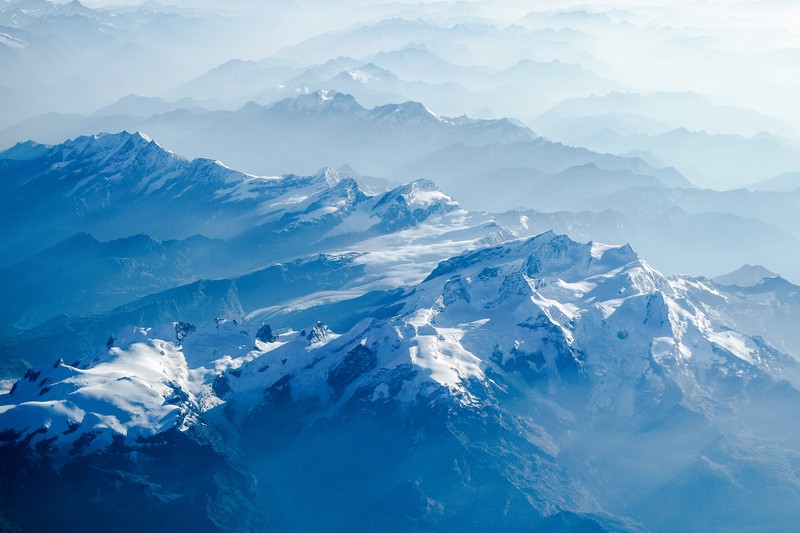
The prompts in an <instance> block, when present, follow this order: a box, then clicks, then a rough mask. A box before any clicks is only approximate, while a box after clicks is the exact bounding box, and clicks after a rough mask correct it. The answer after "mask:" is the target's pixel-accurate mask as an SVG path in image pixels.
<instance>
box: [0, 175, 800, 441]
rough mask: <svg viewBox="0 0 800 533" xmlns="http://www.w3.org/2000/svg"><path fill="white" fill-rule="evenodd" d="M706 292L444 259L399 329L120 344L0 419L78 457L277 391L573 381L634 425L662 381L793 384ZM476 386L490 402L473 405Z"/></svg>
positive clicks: (466, 391) (25, 396)
mask: <svg viewBox="0 0 800 533" xmlns="http://www.w3.org/2000/svg"><path fill="white" fill-rule="evenodd" d="M412 189H413V187H412ZM711 290H712V289H711V288H710V287H706V286H698V285H696V284H692V283H688V282H686V281H685V280H683V279H681V278H676V279H674V280H669V279H667V278H665V277H664V276H662V275H661V274H659V273H658V272H657V271H655V270H653V269H652V268H651V267H650V266H649V265H647V263H645V262H644V261H642V260H641V259H639V258H638V256H637V255H636V253H635V252H634V251H633V250H632V248H631V247H630V246H627V245H626V246H608V245H601V244H597V243H584V244H581V243H576V242H574V241H571V240H570V239H568V238H566V237H564V236H562V235H555V234H553V233H546V234H542V235H539V236H537V237H535V238H532V239H529V240H525V241H517V242H515V243H510V244H506V245H501V246H495V247H489V248H482V249H479V250H476V251H474V252H470V253H468V254H466V255H463V256H460V257H456V258H453V259H450V260H447V261H445V262H443V263H441V264H440V265H439V266H438V267H437V268H436V269H435V270H434V272H433V273H432V274H431V275H430V276H429V277H428V279H427V280H426V281H425V282H423V283H422V284H420V285H419V286H417V287H416V288H415V289H414V290H413V291H411V292H410V294H409V296H407V297H406V298H405V299H404V300H403V302H402V307H401V310H400V311H399V312H398V313H397V314H396V315H395V316H394V317H392V318H389V319H385V320H374V319H367V320H364V321H362V322H360V323H359V324H357V325H356V326H355V327H354V328H353V329H352V330H350V331H348V332H345V333H344V334H342V335H336V334H333V333H332V332H330V330H329V329H328V328H327V327H326V326H325V325H324V324H321V323H319V324H317V325H316V326H314V327H312V328H311V329H310V330H309V331H310V332H309V333H307V332H306V331H302V332H298V331H285V332H282V333H280V335H276V336H274V337H273V336H269V338H268V339H267V340H268V342H264V341H262V340H259V339H258V338H257V337H258V336H259V331H260V327H258V326H257V325H254V324H240V323H237V322H225V321H222V322H220V323H218V324H215V325H210V326H204V327H202V328H200V329H199V330H196V328H195V327H194V326H185V325H172V326H168V327H166V328H165V327H161V328H155V329H152V330H144V329H137V330H128V331H125V332H121V333H119V334H118V335H117V336H116V338H115V339H113V340H112V343H113V344H114V345H115V346H111V347H110V348H109V349H108V353H106V354H103V355H101V356H98V357H97V358H95V359H94V360H92V361H87V362H83V363H81V364H80V365H73V366H70V365H66V364H63V362H58V363H56V365H54V367H53V368H52V369H41V370H37V371H35V372H34V371H31V372H30V373H29V375H28V376H27V377H26V378H25V379H23V380H21V381H20V382H19V383H18V384H17V386H16V387H15V388H14V390H13V391H12V393H11V394H10V395H7V396H6V397H5V398H4V401H3V403H4V406H3V407H2V408H0V409H2V415H0V416H1V417H2V418H0V420H2V422H1V423H2V425H3V426H4V427H7V428H12V429H14V430H15V431H17V432H19V433H20V436H22V435H26V434H27V435H32V437H31V439H30V440H29V442H31V443H33V444H35V443H36V442H38V441H40V440H45V439H49V438H52V437H51V435H58V438H57V440H58V442H59V446H62V447H65V446H66V447H69V446H76V445H75V444H74V442H76V439H78V438H79V437H80V434H83V433H91V434H95V433H98V434H101V433H102V434H105V435H106V438H105V440H103V439H100V440H97V444H96V445H97V446H100V443H102V442H105V443H108V442H109V440H108V438H109V437H108V435H110V434H113V433H118V434H121V435H128V436H129V437H130V438H135V437H136V436H137V435H143V434H153V433H157V432H160V431H164V430H166V429H169V428H172V427H182V426H185V425H186V424H191V423H193V422H194V421H195V420H196V415H197V414H198V413H200V412H202V411H205V410H208V409H213V408H214V407H216V406H217V405H219V404H220V403H221V402H223V401H230V402H234V403H236V404H237V406H238V407H237V412H239V413H241V416H244V415H245V414H246V413H247V412H248V411H249V410H250V409H253V408H255V407H256V406H257V405H258V402H259V401H261V400H260V398H262V397H263V391H264V390H265V389H266V390H272V389H273V388H275V387H278V388H281V387H283V388H284V389H285V390H284V393H286V394H289V393H288V392H286V391H289V390H290V391H291V393H290V397H291V398H292V399H293V400H294V401H299V399H301V398H304V397H308V398H311V397H314V398H317V399H318V400H319V401H320V402H321V405H322V406H326V405H327V406H328V409H336V406H337V405H343V404H346V403H347V402H348V401H351V400H352V399H353V398H355V397H363V396H364V395H366V397H367V398H370V399H371V400H372V401H379V400H380V401H384V400H387V399H389V398H390V397H391V399H392V400H394V401H401V402H402V401H412V402H415V401H422V399H423V398H424V397H426V396H429V395H431V394H434V393H437V391H439V390H440V389H441V388H442V387H444V389H446V390H449V391H450V394H452V395H453V397H454V398H456V399H457V400H458V401H459V402H462V403H464V405H473V404H474V405H483V403H484V402H486V401H487V400H488V399H489V398H491V395H492V394H493V393H491V392H488V391H491V390H493V389H494V387H495V385H493V382H494V381H495V380H496V379H497V376H505V379H512V376H514V375H521V376H527V378H528V379H531V378H532V376H537V375H539V376H545V377H547V379H549V380H554V383H557V382H559V381H562V380H570V379H574V378H575V377H577V376H583V378H581V379H585V380H587V381H588V383H589V384H591V388H592V389H593V391H594V392H593V399H592V402H591V405H592V406H593V408H594V409H601V410H603V409H612V410H614V411H615V412H618V413H619V414H622V415H624V416H633V413H634V412H635V411H636V409H637V405H636V402H635V401H634V400H632V399H633V398H635V397H636V393H635V389H637V388H639V387H641V386H642V382H641V379H642V377H644V376H646V379H647V381H646V383H647V385H646V386H647V388H649V389H651V390H652V391H654V392H657V391H658V390H663V383H662V382H663V379H664V378H663V377H658V376H659V375H662V376H663V375H666V376H670V377H671V378H672V379H674V380H675V381H676V382H677V383H679V384H680V386H681V387H682V388H683V390H684V395H685V396H684V401H685V402H686V405H687V407H690V408H692V409H697V410H701V411H702V410H704V409H706V408H707V406H708V402H709V401H711V398H708V397H707V394H708V392H707V391H708V387H709V385H710V383H709V381H708V380H709V379H711V380H712V381H713V379H714V378H713V376H714V374H715V373H718V372H722V373H728V372H730V371H735V372H737V373H738V375H740V376H742V377H745V376H747V375H752V376H753V377H754V378H755V377H757V376H761V375H766V376H772V378H773V379H778V380H780V379H790V380H791V381H792V382H794V383H797V382H798V381H797V373H796V371H797V369H796V366H797V365H796V363H793V361H791V360H790V359H788V358H787V357H784V356H781V355H780V354H779V353H778V352H776V351H774V350H771V349H770V348H768V347H767V346H766V345H764V344H763V342H760V341H759V340H757V339H753V338H750V337H747V336H746V335H742V334H740V333H737V332H735V331H731V330H729V329H728V328H726V327H721V326H719V325H717V324H715V323H714V320H713V318H712V317H710V316H709V315H707V314H706V313H705V312H704V311H703V310H702V309H701V308H698V307H695V306H694V305H693V304H691V303H690V297H692V295H693V294H694V293H697V292H698V291H711ZM695 299H696V296H695ZM262 333H263V332H262ZM262 338H263V335H262ZM117 346H119V347H117ZM653 368H660V369H661V370H660V371H659V372H656V373H652V369H653ZM490 374H491V375H492V376H496V377H494V378H489V377H488V376H489V375H490ZM398 376H400V377H398ZM398 379H400V381H399V382H398V381H397V380H398ZM514 379H516V378H514ZM220 380H222V381H220ZM475 383H483V384H484V385H482V386H481V388H480V390H482V391H483V394H484V395H485V394H489V395H490V396H488V397H487V396H483V397H481V396H479V395H476V393H475V387H474V384H475ZM282 390H283V389H282ZM275 394H277V392H275ZM631 394H633V396H631ZM320 413H321V415H320V416H322V413H328V415H326V416H329V415H330V413H329V412H328V411H325V410H323V411H320ZM43 428H44V429H45V430H48V431H44V432H41V431H42V429H43ZM39 432H41V433H39ZM103 432H105V433H103ZM61 435H64V436H61ZM87 438H88V437H87ZM92 440H93V441H94V440H96V439H92ZM81 442H84V441H81ZM92 449H94V448H92Z"/></svg>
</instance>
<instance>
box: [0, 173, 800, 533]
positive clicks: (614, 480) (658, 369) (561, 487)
mask: <svg viewBox="0 0 800 533" xmlns="http://www.w3.org/2000/svg"><path fill="white" fill-rule="evenodd" d="M406 194H411V195H412V196H413V197H414V198H415V199H416V200H417V201H426V200H428V197H429V196H430V195H431V193H430V192H428V191H426V190H424V189H423V190H422V191H419V190H417V191H416V192H415V191H414V187H411V188H410V190H409V191H408V192H407V193H406ZM714 297H717V298H720V297H723V298H724V297H725V295H724V294H722V293H720V292H719V289H718V288H717V287H715V286H714V285H712V284H710V283H706V282H704V281H703V280H697V279H691V278H666V277H664V276H663V275H661V274H660V273H658V272H657V271H655V270H654V269H653V268H651V267H650V266H649V265H648V264H647V263H646V262H645V261H643V260H642V259H640V258H639V257H638V256H637V254H636V253H635V251H634V250H633V249H632V248H631V247H630V246H609V245H603V244H598V243H577V242H574V241H571V240H570V239H568V238H566V237H564V236H560V235H556V234H553V233H545V234H542V235H539V236H537V237H534V238H532V239H529V240H522V241H514V242H510V243H507V244H501V245H496V246H488V247H482V248H479V249H476V250H474V251H472V252H469V253H466V254H463V255H459V256H456V257H453V258H451V259H448V260H446V261H443V262H441V263H439V265H438V266H437V267H436V268H435V269H433V271H432V272H431V273H430V274H429V275H428V277H427V278H426V279H425V280H424V281H422V282H420V283H417V284H415V285H413V286H409V287H408V288H407V289H406V291H405V294H404V295H403V296H402V297H401V298H400V299H399V300H397V302H396V304H395V305H394V307H393V309H394V311H393V313H392V314H390V315H386V316H383V317H374V318H369V316H367V317H366V318H364V319H363V320H361V321H360V322H359V323H357V324H356V325H354V326H353V327H352V328H349V329H347V330H341V331H338V332H334V331H331V329H330V328H329V327H328V326H326V325H325V324H324V323H321V322H317V323H315V322H314V321H313V320H310V321H309V322H308V324H307V326H306V327H305V328H303V329H302V330H301V328H294V329H293V328H282V329H278V330H273V329H272V328H269V327H266V326H264V325H263V323H261V322H260V321H256V322H244V323H240V322H232V321H224V320H222V321H217V323H213V322H212V323H210V324H208V325H205V326H200V327H195V326H194V325H190V324H186V323H177V322H176V323H174V324H173V325H168V326H159V327H152V328H144V329H142V328H123V329H122V330H121V331H120V332H119V333H117V334H115V335H114V336H112V338H111V339H109V342H108V345H107V349H105V350H103V351H102V353H100V354H99V355H98V356H97V357H95V358H89V359H85V360H82V361H76V362H75V363H73V364H66V363H64V362H63V361H60V360H59V361H57V362H56V363H55V364H53V365H50V366H48V367H43V368H39V369H36V370H31V371H30V372H29V373H28V375H27V376H26V377H25V378H24V379H22V380H20V382H19V383H18V384H17V385H16V386H15V387H14V390H13V391H12V392H11V393H10V394H8V395H5V396H3V397H2V400H1V401H2V407H0V425H1V426H2V427H3V428H6V431H5V432H4V433H3V435H4V437H3V439H4V443H5V444H4V445H3V446H2V450H3V453H4V454H8V453H11V452H10V450H17V451H16V452H15V453H22V456H23V457H25V461H32V460H34V458H35V457H53V458H54V459H53V462H52V463H49V464H50V466H48V467H47V468H55V469H61V470H62V472H65V471H67V470H64V469H67V468H69V465H71V464H88V465H92V464H96V463H97V461H99V460H100V458H102V457H105V456H106V453H107V452H105V451H104V450H106V449H108V448H109V447H110V446H114V445H115V444H114V443H117V444H116V445H117V446H121V445H124V446H125V447H126V449H127V450H130V453H149V454H156V455H159V454H163V453H168V452H166V451H164V450H169V449H170V448H171V447H172V446H173V444H172V440H171V438H172V437H170V438H169V439H161V440H156V441H154V440H152V439H156V438H157V437H158V435H167V434H168V435H173V434H174V435H179V434H185V433H187V432H189V433H191V432H192V431H195V429H194V428H198V427H201V428H211V429H214V430H219V431H222V432H223V433H224V434H225V435H227V436H226V437H225V439H224V440H225V441H226V442H228V443H230V445H233V446H234V447H236V448H237V449H238V450H239V453H241V454H242V457H243V462H244V464H245V465H247V469H248V472H249V473H250V474H251V475H253V476H255V477H256V479H258V480H259V484H260V485H261V486H262V488H261V489H260V490H261V491H262V492H261V496H262V498H263V497H264V496H265V495H266V494H269V495H271V496H270V499H269V500H262V501H263V503H264V505H265V506H266V509H267V510H268V512H267V523H268V524H269V523H270V522H269V520H270V518H269V517H270V516H272V517H275V520H276V522H274V524H280V525H281V526H284V527H287V528H289V529H298V530H305V529H308V528H309V527H318V525H319V522H318V521H319V520H320V519H321V518H322V517H324V518H325V520H326V523H328V524H329V526H327V527H326V528H330V529H337V528H362V529H363V528H367V529H374V528H378V529H380V528H383V527H387V526H388V525H389V524H396V523H397V522H396V521H397V520H400V516H403V517H404V518H402V522H401V523H403V524H405V526H404V527H403V528H408V527H418V528H419V527H423V526H424V527H430V528H434V529H437V530H455V529H458V528H463V527H468V524H473V525H475V524H479V525H484V526H487V527H488V526H489V525H490V524H491V525H492V526H493V527H494V528H495V529H500V530H517V529H518V528H519V527H522V524H529V525H530V524H534V525H537V524H538V527H540V529H541V530H544V531H550V530H554V531H562V530H567V529H565V528H566V526H564V524H574V523H584V525H586V524H594V527H602V528H605V530H608V531H619V530H637V529H638V528H639V527H640V526H639V525H637V523H639V524H641V525H643V526H644V527H646V528H650V529H652V530H655V531H665V530H668V529H669V528H675V527H678V528H681V529H692V528H693V523H694V522H693V520H695V512H694V511H692V510H691V509H693V505H697V504H698V502H700V504H702V505H704V506H705V507H706V508H707V509H708V510H709V516H708V517H707V518H706V519H707V520H709V521H708V522H707V523H706V524H707V525H708V526H709V527H714V528H721V529H727V530H743V528H742V524H743V523H749V522H742V520H743V518H746V519H747V520H758V521H759V523H762V524H765V527H769V528H774V529H782V528H785V527H788V526H789V525H790V524H791V523H793V522H792V520H796V519H797V516H795V515H796V513H793V512H791V511H788V509H790V507H787V506H789V505H790V502H792V501H796V498H797V497H798V495H800V480H798V479H797V477H796V474H793V473H792V471H791V469H788V468H787V466H785V465H786V463H785V461H787V460H789V457H792V456H794V454H796V453H799V452H800V450H797V449H796V448H797V446H796V443H797V442H798V441H797V440H796V438H795V436H796V435H795V433H796V431H795V430H794V429H792V428H793V427H795V426H793V425H792V424H787V423H786V420H787V419H786V417H787V416H789V417H790V418H791V419H792V420H793V419H794V418H796V415H790V414H789V413H788V411H791V410H792V409H794V411H793V412H795V413H796V412H797V410H796V409H795V407H794V406H797V405H798V402H800V392H798V389H797V387H798V385H800V374H798V363H797V362H795V360H793V359H792V358H790V357H787V356H786V355H783V354H782V353H780V352H779V351H777V350H775V349H773V348H771V347H770V346H769V345H768V344H767V343H765V342H764V340H762V339H761V338H759V337H757V336H748V335H747V334H744V333H742V332H739V331H736V330H735V329H731V327H730V325H729V324H726V323H724V322H722V321H721V320H720V318H719V316H720V315H719V313H718V312H717V310H716V309H715V308H713V307H712V306H711V305H709V303H708V302H710V301H711V299H713V298H714ZM358 302H359V300H358V299H355V300H352V302H351V306H352V307H351V308H350V310H349V312H351V313H352V312H354V311H355V310H356V309H357V307H358ZM365 305H368V306H369V304H365ZM324 307H325V306H324V305H322V306H320V307H318V308H317V310H318V311H321V310H322V309H324ZM768 408H771V409H772V410H773V411H774V410H775V409H779V410H780V412H779V413H777V412H773V413H770V414H768V415H765V412H764V409H768ZM154 442H157V443H158V444H153V443H154ZM142 447H144V448H146V450H142V451H141V452H137V450H139V448H142ZM20 450H27V451H23V452H20ZM154 450H162V451H160V452H158V451H154ZM55 458H58V459H57V460H56V459H55ZM155 461H156V464H158V459H155ZM119 468H122V469H123V470H124V469H126V468H132V467H131V466H130V464H129V463H123V464H122V466H119ZM15 475H16V474H15ZM66 475H68V474H66ZM687 476H688V478H687ZM12 477H13V476H12ZM14 479H19V478H18V477H14ZM686 479H691V480H692V484H691V485H690V489H691V490H686V488H687V487H686V481H685V480H686ZM310 482H311V483H314V484H315V485H316V486H318V487H320V488H323V487H328V488H332V487H333V486H337V487H339V490H337V491H334V492H333V493H332V492H330V491H327V490H320V491H318V492H315V493H313V494H308V491H307V486H308V483H310ZM29 487H31V485H30V484H27V485H26V484H25V483H23V489H22V490H23V491H24V490H25V489H26V488H29ZM303 487H306V489H304V488H303ZM745 487H747V488H745ZM754 492H756V493H757V496H754V495H753V493H754ZM323 494H324V495H326V496H325V498H326V499H323V498H322V495H323ZM715 495H720V496H722V497H723V498H724V503H722V502H721V501H719V500H717V499H716V496H715ZM663 498H666V499H668V500H669V501H671V502H672V505H671V506H668V507H665V506H662V505H658V503H657V502H658V501H659V500H660V499H663ZM731 502H734V503H735V509H736V510H735V511H733V512H730V511H729V505H731ZM501 509H505V510H506V511H505V512H501ZM723 509H724V510H725V512H722V511H723ZM777 509H781V510H782V512H780V513H777V512H776V510H777ZM398 513H399V514H398ZM13 516H14V518H15V519H19V518H18V515H13ZM612 516H617V517H624V516H628V517H632V518H612ZM283 520H286V521H285V522H284V521H283ZM556 522H557V523H558V524H561V525H560V526H555V525H554V523H556ZM314 524H316V525H317V526H314ZM549 528H552V529H549Z"/></svg>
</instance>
